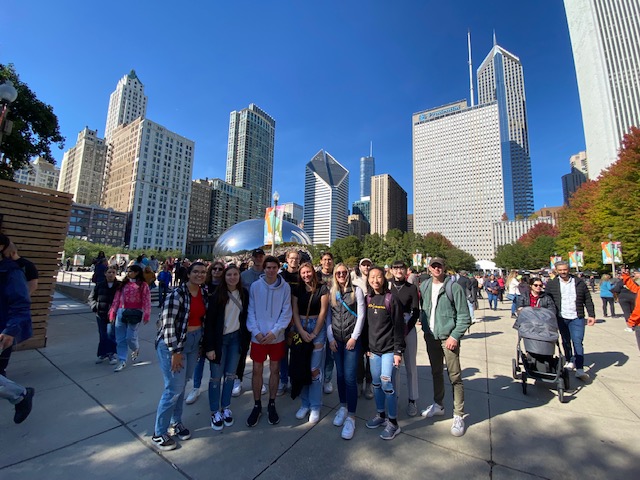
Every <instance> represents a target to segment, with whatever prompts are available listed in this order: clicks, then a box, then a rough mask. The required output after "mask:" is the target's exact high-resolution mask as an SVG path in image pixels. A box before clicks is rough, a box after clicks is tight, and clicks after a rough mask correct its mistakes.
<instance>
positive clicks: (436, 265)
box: [431, 263, 442, 269]
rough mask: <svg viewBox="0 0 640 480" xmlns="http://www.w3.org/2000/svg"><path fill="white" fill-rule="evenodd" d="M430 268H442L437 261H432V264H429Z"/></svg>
mask: <svg viewBox="0 0 640 480" xmlns="http://www.w3.org/2000/svg"><path fill="white" fill-rule="evenodd" d="M431 268H439V269H442V265H440V264H439V263H434V264H433V265H431Z"/></svg>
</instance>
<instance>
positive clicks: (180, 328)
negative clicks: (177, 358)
mask: <svg viewBox="0 0 640 480" xmlns="http://www.w3.org/2000/svg"><path fill="white" fill-rule="evenodd" d="M200 288H201V289H202V299H203V301H204V307H205V309H206V308H207V303H208V295H207V290H206V288H205V287H200ZM190 308H191V293H190V292H189V287H188V286H187V284H186V283H184V284H182V285H180V286H179V287H177V288H176V289H175V290H173V292H171V293H170V294H169V296H168V297H167V300H166V302H165V304H164V308H163V309H162V313H160V318H159V319H158V335H157V336H156V348H157V347H158V343H159V342H160V340H164V343H165V344H166V345H167V348H168V349H169V351H170V352H182V349H183V347H184V342H185V340H186V338H187V326H188V324H189V309H190Z"/></svg>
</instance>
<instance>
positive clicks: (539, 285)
mask: <svg viewBox="0 0 640 480" xmlns="http://www.w3.org/2000/svg"><path fill="white" fill-rule="evenodd" d="M531 286H532V287H541V286H542V284H541V283H534V284H532V285H531Z"/></svg>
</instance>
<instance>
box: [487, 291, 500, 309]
mask: <svg viewBox="0 0 640 480" xmlns="http://www.w3.org/2000/svg"><path fill="white" fill-rule="evenodd" d="M487 299H488V300H489V308H490V309H493V310H496V309H497V308H498V295H496V294H495V293H491V292H487Z"/></svg>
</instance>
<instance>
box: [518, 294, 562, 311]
mask: <svg viewBox="0 0 640 480" xmlns="http://www.w3.org/2000/svg"><path fill="white" fill-rule="evenodd" d="M530 306H531V305H530V304H529V294H528V293H527V295H517V296H516V308H517V309H520V308H524V307H530ZM538 307H540V308H548V309H549V310H551V311H552V312H553V313H556V305H555V303H553V299H552V298H551V296H549V295H548V294H547V293H545V292H541V293H540V297H539V300H538Z"/></svg>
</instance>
